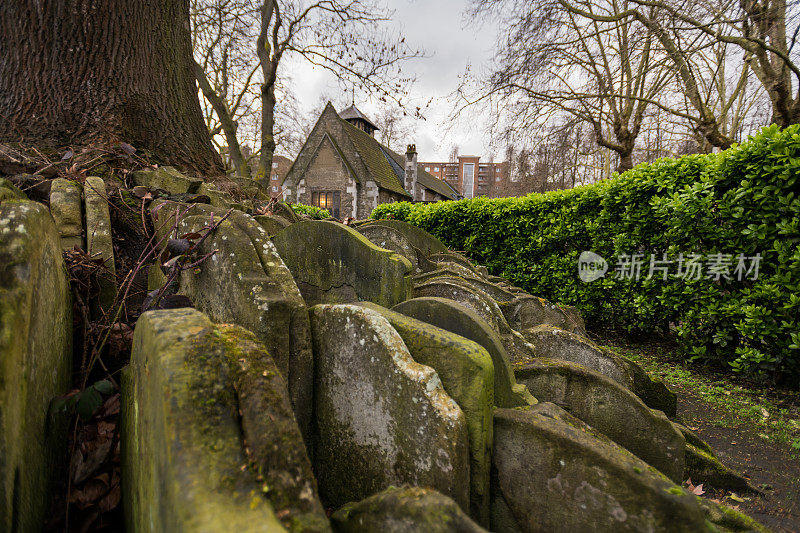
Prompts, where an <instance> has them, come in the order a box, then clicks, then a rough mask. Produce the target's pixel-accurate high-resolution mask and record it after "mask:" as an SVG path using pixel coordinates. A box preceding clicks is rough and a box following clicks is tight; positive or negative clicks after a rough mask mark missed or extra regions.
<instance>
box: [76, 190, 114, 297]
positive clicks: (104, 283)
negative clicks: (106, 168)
mask: <svg viewBox="0 0 800 533" xmlns="http://www.w3.org/2000/svg"><path fill="white" fill-rule="evenodd" d="M83 196H84V212H85V215H86V251H87V252H89V255H91V256H92V257H98V258H100V259H102V260H103V266H104V267H105V268H106V269H107V271H106V272H104V273H103V274H102V275H100V277H99V284H100V295H99V297H98V301H99V303H100V308H101V310H100V312H104V313H108V312H109V311H110V310H111V306H112V305H113V304H114V301H115V300H116V298H117V280H116V274H117V269H116V267H115V265H114V242H113V238H112V235H111V217H110V215H109V212H108V197H107V194H106V184H105V183H104V182H103V179H102V178H98V177H94V176H90V177H88V178H86V181H85V183H84V187H83Z"/></svg>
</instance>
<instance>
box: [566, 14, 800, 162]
mask: <svg viewBox="0 0 800 533" xmlns="http://www.w3.org/2000/svg"><path fill="white" fill-rule="evenodd" d="M630 2H631V4H632V7H630V8H628V9H626V10H624V11H620V12H619V13H616V14H614V15H610V16H601V15H597V14H593V13H590V12H589V11H587V10H585V9H575V7H574V5H573V4H572V3H571V2H570V1H569V0H559V3H560V4H561V5H562V7H563V8H565V9H568V10H570V11H572V12H574V13H576V14H580V15H581V16H586V17H590V18H592V19H593V20H597V21H600V22H604V23H608V22H618V21H620V20H636V21H638V22H639V23H640V24H642V25H643V26H644V27H645V28H647V30H648V31H649V32H650V33H651V34H652V35H654V36H655V37H656V38H657V39H658V41H659V43H660V44H661V47H662V50H663V51H664V53H665V54H666V55H667V56H668V57H669V58H670V61H672V63H673V65H674V68H675V71H676V73H677V74H678V79H679V80H680V82H681V85H682V92H683V95H684V96H685V98H686V100H687V102H688V103H689V104H690V107H691V109H692V113H691V114H686V115H685V117H684V118H686V119H687V120H689V121H691V122H692V124H693V127H694V129H695V131H696V132H697V133H698V134H700V135H702V136H703V137H704V138H705V139H706V140H707V142H708V143H710V144H711V145H712V146H717V147H720V148H727V147H729V146H730V145H731V144H732V142H733V138H732V137H731V136H730V135H726V134H725V132H724V130H725V128H724V127H723V125H722V124H721V120H720V117H719V116H718V114H716V113H715V112H714V110H713V109H712V108H710V107H709V105H708V102H707V100H706V99H705V98H704V94H705V93H704V91H703V87H702V85H703V84H702V73H701V72H699V71H698V69H697V62H696V61H695V58H696V57H697V51H698V50H702V49H704V48H708V47H709V46H713V45H714V44H715V43H719V42H722V43H726V44H730V45H734V46H736V47H738V48H739V49H740V50H741V52H742V54H743V56H744V62H745V64H746V65H747V67H746V68H745V69H744V70H745V71H746V70H747V69H751V70H752V72H753V73H754V74H755V76H756V77H757V78H758V80H759V81H760V83H761V86H762V87H763V89H764V90H765V91H766V93H767V95H768V96H769V100H770V102H771V107H772V122H774V123H776V124H778V125H779V126H782V127H785V126H788V125H790V124H796V123H798V122H800V61H798V57H800V56H799V54H798V49H797V48H796V44H797V38H798V33H800V24H798V16H799V15H800V13H798V11H800V7H798V6H797V5H796V4H795V5H794V6H793V7H790V8H788V9H787V4H786V1H785V0H741V1H733V0H674V1H672V0H630ZM792 9H793V10H794V12H792V11H791V10H792ZM792 28H793V29H792ZM743 74H746V72H743ZM744 80H745V78H740V84H739V85H738V86H737V88H736V89H734V91H733V92H732V93H731V96H730V97H729V98H727V99H726V100H725V101H724V102H723V106H722V110H723V111H725V112H727V110H726V108H728V107H730V105H732V104H733V102H736V101H737V99H738V94H737V90H738V91H741V90H742V89H741V88H739V87H740V86H741V85H743V84H744V83H745V82H744ZM670 110H671V111H672V112H675V109H674V108H672V109H670Z"/></svg>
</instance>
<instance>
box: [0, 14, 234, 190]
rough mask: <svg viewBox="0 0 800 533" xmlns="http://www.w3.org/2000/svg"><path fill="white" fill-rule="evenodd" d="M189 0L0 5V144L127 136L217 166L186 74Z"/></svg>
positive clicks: (154, 150)
mask: <svg viewBox="0 0 800 533" xmlns="http://www.w3.org/2000/svg"><path fill="white" fill-rule="evenodd" d="M191 65H192V50H191V39H190V34H189V0H136V1H133V2H120V1H117V0H94V1H92V2H88V1H85V0H83V1H82V0H45V1H34V0H14V1H12V2H0V142H20V141H22V142H26V143H34V144H41V145H52V146H54V147H62V146H66V145H70V146H81V145H89V144H105V143H109V142H117V141H122V142H127V143H129V144H132V145H133V146H135V147H136V148H137V149H140V150H144V151H146V152H149V153H150V154H151V155H152V157H153V158H154V159H155V161H156V162H160V163H168V164H173V165H176V166H179V167H182V168H184V169H185V170H191V171H196V172H199V173H203V174H206V175H218V174H221V173H222V171H223V167H222V160H221V159H220V157H219V154H217V153H216V151H215V150H214V148H213V146H212V145H211V139H210V137H209V134H208V130H207V129H206V127H205V124H204V123H203V118H202V114H201V111H200V103H199V101H198V95H197V86H196V85H195V80H194V73H193V72H192V67H191Z"/></svg>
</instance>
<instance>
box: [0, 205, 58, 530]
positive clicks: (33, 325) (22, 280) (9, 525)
mask: <svg viewBox="0 0 800 533" xmlns="http://www.w3.org/2000/svg"><path fill="white" fill-rule="evenodd" d="M71 371H72V299H71V297H70V290H69V282H68V279H67V273H66V269H65V267H64V260H63V258H62V256H61V239H60V236H59V234H58V230H57V229H56V226H55V224H54V223H53V219H52V217H51V216H50V212H49V211H48V210H47V208H46V207H45V206H44V205H42V204H39V203H36V202H29V201H27V200H17V199H14V200H3V201H2V203H0V530H2V531H40V530H41V528H42V526H43V524H44V521H45V519H46V518H47V516H48V513H49V508H50V496H51V490H50V489H51V483H52V481H53V476H54V474H55V473H56V472H57V471H58V468H57V467H58V464H59V463H58V461H59V460H60V459H61V458H60V457H59V452H62V451H63V449H64V438H65V436H66V432H65V431H64V429H65V428H64V427H63V424H61V423H60V422H58V421H56V420H55V419H51V418H50V416H49V412H48V410H49V405H50V401H51V400H52V399H53V398H54V397H56V396H58V395H61V394H64V393H66V392H67V390H68V389H69V384H70V373H71Z"/></svg>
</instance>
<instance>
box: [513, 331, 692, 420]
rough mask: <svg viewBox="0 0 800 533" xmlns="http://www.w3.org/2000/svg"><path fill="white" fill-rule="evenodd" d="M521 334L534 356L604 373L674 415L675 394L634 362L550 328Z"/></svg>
mask: <svg viewBox="0 0 800 533" xmlns="http://www.w3.org/2000/svg"><path fill="white" fill-rule="evenodd" d="M522 335H523V336H524V337H525V340H527V341H528V342H529V343H531V344H532V345H533V346H534V355H535V357H537V358H540V357H545V358H549V359H560V360H562V361H571V362H573V363H577V364H579V365H582V366H585V367H586V368H589V369H591V370H594V371H596V372H599V373H601V374H604V375H606V376H608V377H610V378H611V379H613V380H614V381H616V382H617V383H619V384H621V385H622V386H624V387H627V388H629V389H631V390H632V391H633V392H634V394H636V395H637V396H639V398H641V399H642V401H643V402H644V403H645V404H646V405H647V406H648V407H650V408H652V409H658V410H659V411H663V412H664V414H666V415H667V416H668V417H674V416H675V410H676V397H675V394H674V393H673V392H671V391H670V390H669V389H667V387H666V386H665V385H664V384H663V383H662V382H660V381H655V380H653V379H652V378H650V377H649V376H648V375H647V373H646V372H645V371H644V370H642V369H641V368H640V367H639V365H637V364H636V363H634V362H632V361H628V360H626V359H623V358H621V357H619V356H617V355H616V354H614V353H612V352H611V351H610V350H607V349H603V348H601V347H599V346H597V345H596V344H594V343H593V342H592V341H590V340H589V339H587V338H586V337H582V336H580V335H576V334H575V333H570V332H568V331H564V330H562V329H558V328H554V327H552V326H537V327H535V328H530V329H526V330H524V331H523V332H522ZM509 355H510V356H511V359H512V362H514V363H526V362H528V361H529V360H530V358H529V357H527V356H523V357H518V354H515V353H511V354H509Z"/></svg>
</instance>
